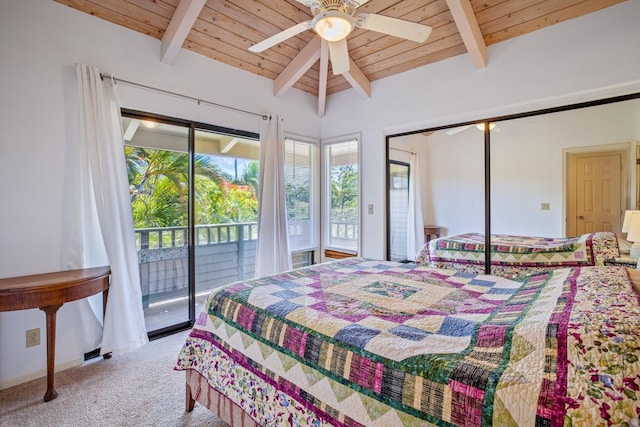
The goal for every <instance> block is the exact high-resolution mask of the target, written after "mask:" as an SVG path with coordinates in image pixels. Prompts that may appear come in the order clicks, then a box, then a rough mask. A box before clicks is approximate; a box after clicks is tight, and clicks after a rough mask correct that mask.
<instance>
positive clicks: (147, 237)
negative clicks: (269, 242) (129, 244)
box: [135, 220, 358, 251]
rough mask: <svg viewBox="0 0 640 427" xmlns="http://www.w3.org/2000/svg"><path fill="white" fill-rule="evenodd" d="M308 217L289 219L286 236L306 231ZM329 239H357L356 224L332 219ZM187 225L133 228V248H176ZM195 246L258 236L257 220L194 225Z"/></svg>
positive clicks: (184, 237)
mask: <svg viewBox="0 0 640 427" xmlns="http://www.w3.org/2000/svg"><path fill="white" fill-rule="evenodd" d="M309 225H310V221H309V220H297V221H291V220H290V221H289V235H290V236H291V237H295V236H301V235H304V234H306V233H307V229H308V227H309ZM330 227H331V228H330V229H331V238H336V239H342V240H357V239H358V224H357V223H355V222H347V221H332V222H331V225H330ZM187 232H188V229H187V227H155V228H137V229H136V230H135V239H136V249H137V250H138V251H140V250H143V249H162V248H179V247H183V246H187V241H188V238H187ZM195 237H196V245H215V244H220V243H231V242H238V241H249V240H257V239H258V223H257V222H239V223H226V224H203V225H196V227H195Z"/></svg>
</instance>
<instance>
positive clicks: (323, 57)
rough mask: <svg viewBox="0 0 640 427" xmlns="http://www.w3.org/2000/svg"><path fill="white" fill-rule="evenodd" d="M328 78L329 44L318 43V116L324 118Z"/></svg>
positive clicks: (323, 41) (324, 42)
mask: <svg viewBox="0 0 640 427" xmlns="http://www.w3.org/2000/svg"><path fill="white" fill-rule="evenodd" d="M328 78H329V43H328V42H327V41H326V40H321V41H320V77H319V79H318V116H320V117H324V112H325V108H326V104H327V79H328Z"/></svg>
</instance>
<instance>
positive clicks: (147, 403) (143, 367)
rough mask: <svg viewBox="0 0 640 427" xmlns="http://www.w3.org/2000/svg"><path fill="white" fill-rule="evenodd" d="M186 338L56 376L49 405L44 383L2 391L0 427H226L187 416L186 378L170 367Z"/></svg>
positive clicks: (199, 414)
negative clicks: (53, 397) (55, 396)
mask: <svg viewBox="0 0 640 427" xmlns="http://www.w3.org/2000/svg"><path fill="white" fill-rule="evenodd" d="M186 335H187V332H181V333H178V334H175V335H171V336H168V337H165V338H161V339H158V340H155V341H151V342H150V343H149V344H147V345H145V346H143V347H142V348H140V349H138V350H136V351H134V352H131V353H128V354H124V355H120V356H114V357H112V358H111V359H108V360H103V359H102V358H98V359H94V361H89V362H87V363H85V364H83V365H81V366H77V367H74V368H71V369H67V370H65V371H62V372H58V373H56V377H55V386H56V390H57V391H58V397H57V398H56V399H54V400H52V401H50V402H46V403H45V402H44V401H43V400H42V398H43V396H44V392H45V391H46V388H47V387H46V384H47V382H46V378H40V379H37V380H33V381H30V382H28V383H24V384H20V385H17V386H15V387H11V388H8V389H5V390H0V426H56V427H57V426H213V427H223V426H228V424H226V423H224V422H223V421H221V420H220V419H219V418H217V417H215V416H214V415H213V414H212V413H211V412H209V411H208V410H207V409H205V408H204V407H202V406H200V405H199V404H196V408H195V410H194V411H193V412H190V413H188V412H185V402H184V397H185V396H184V395H185V391H184V390H185V385H184V381H185V378H184V377H185V373H184V372H181V371H174V370H173V366H174V364H175V362H176V360H177V355H178V352H179V351H180V348H181V346H182V343H183V342H184V340H185V337H186Z"/></svg>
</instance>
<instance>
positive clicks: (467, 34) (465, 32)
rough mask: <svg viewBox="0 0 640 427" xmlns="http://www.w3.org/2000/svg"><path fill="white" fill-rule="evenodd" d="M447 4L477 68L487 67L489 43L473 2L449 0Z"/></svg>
mask: <svg viewBox="0 0 640 427" xmlns="http://www.w3.org/2000/svg"><path fill="white" fill-rule="evenodd" d="M447 5H448V6H449V10H450V11H451V15H452V16H453V20H454V21H455V22H456V25H457V26H458V31H459V32H460V36H462V41H463V42H464V45H465V47H466V48H467V52H469V56H471V61H473V65H474V66H475V67H476V70H479V69H480V68H485V67H486V66H487V45H486V43H485V42H484V37H483V36H482V31H480V25H478V19H477V18H476V15H475V14H474V12H473V8H472V7H471V2H470V1H469V0H447Z"/></svg>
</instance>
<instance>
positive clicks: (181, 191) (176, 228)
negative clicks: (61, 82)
mask: <svg viewBox="0 0 640 427" xmlns="http://www.w3.org/2000/svg"><path fill="white" fill-rule="evenodd" d="M123 130H124V139H125V156H126V161H127V172H128V176H129V192H130V196H131V209H132V212H133V221H134V228H135V240H136V246H137V251H138V262H139V267H140V286H141V292H142V303H143V308H144V314H145V321H146V326H147V332H149V333H153V332H154V331H163V330H165V329H166V328H170V327H172V326H173V325H177V324H184V323H188V322H189V321H190V317H191V316H190V313H189V297H190V292H189V288H190V286H189V233H188V225H189V197H190V194H189V155H188V153H189V132H190V128H189V127H188V126H185V125H180V124H175V123H171V124H170V123H160V122H159V121H152V120H144V119H141V118H136V117H124V118H123Z"/></svg>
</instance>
